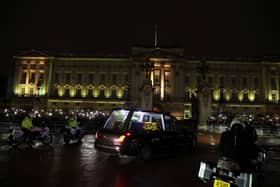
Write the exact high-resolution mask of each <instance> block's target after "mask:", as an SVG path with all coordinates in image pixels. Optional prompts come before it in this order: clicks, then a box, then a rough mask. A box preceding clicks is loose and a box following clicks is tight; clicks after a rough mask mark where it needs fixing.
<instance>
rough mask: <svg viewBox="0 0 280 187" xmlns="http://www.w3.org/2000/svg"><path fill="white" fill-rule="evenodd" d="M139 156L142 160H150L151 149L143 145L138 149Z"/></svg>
mask: <svg viewBox="0 0 280 187" xmlns="http://www.w3.org/2000/svg"><path fill="white" fill-rule="evenodd" d="M140 158H141V159H142V160H144V161H148V160H151V158H152V149H151V146H149V145H144V146H143V147H142V149H141V151H140Z"/></svg>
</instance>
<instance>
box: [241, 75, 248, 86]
mask: <svg viewBox="0 0 280 187" xmlns="http://www.w3.org/2000/svg"><path fill="white" fill-rule="evenodd" d="M242 88H243V89H246V88H248V81H247V78H246V77H243V78H242Z"/></svg>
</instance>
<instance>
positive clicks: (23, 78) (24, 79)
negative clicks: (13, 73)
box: [20, 72, 26, 84]
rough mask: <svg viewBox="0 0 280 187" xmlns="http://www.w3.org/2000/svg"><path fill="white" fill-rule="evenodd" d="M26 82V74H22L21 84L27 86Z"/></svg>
mask: <svg viewBox="0 0 280 187" xmlns="http://www.w3.org/2000/svg"><path fill="white" fill-rule="evenodd" d="M25 81H26V72H23V73H22V74H21V79H20V84H25Z"/></svg>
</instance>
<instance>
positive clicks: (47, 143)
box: [43, 134, 53, 145]
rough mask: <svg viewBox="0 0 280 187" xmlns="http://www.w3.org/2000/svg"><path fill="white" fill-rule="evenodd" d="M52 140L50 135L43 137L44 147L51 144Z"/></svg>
mask: <svg viewBox="0 0 280 187" xmlns="http://www.w3.org/2000/svg"><path fill="white" fill-rule="evenodd" d="M52 139H53V137H52V135H51V134H49V135H48V136H46V137H44V139H43V144H45V145H49V144H51V143H52Z"/></svg>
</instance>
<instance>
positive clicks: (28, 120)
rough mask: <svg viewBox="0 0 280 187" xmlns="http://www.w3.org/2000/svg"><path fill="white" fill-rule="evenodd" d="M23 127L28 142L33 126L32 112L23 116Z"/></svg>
mask: <svg viewBox="0 0 280 187" xmlns="http://www.w3.org/2000/svg"><path fill="white" fill-rule="evenodd" d="M21 128H22V131H23V132H24V141H25V142H26V140H27V139H30V138H31V129H32V128H33V123H32V117H31V114H28V115H26V116H25V117H24V118H23V120H22V122H21Z"/></svg>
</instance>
